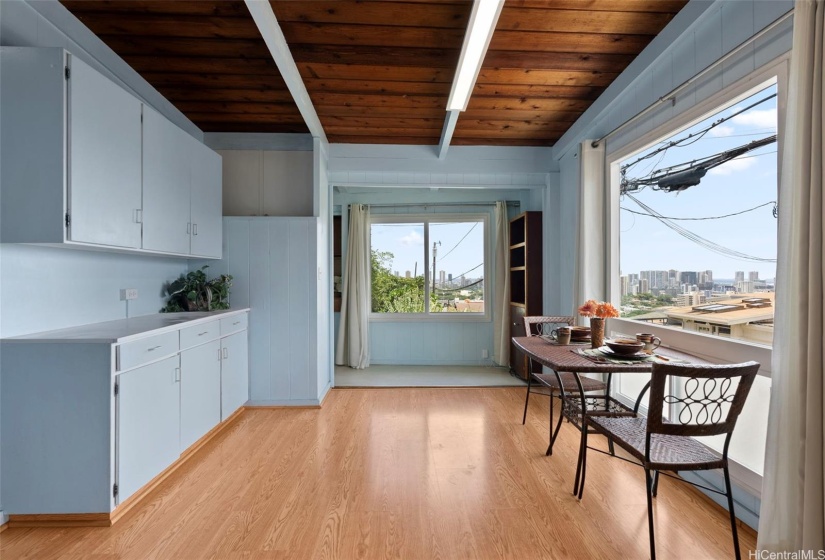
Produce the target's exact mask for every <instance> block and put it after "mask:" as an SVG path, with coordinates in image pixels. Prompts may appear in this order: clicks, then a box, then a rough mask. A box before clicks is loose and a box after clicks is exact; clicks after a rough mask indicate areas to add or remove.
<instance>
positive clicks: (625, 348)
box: [604, 338, 645, 356]
mask: <svg viewBox="0 0 825 560" xmlns="http://www.w3.org/2000/svg"><path fill="white" fill-rule="evenodd" d="M604 343H605V344H606V345H607V347H608V348H610V349H611V350H613V351H614V352H615V353H616V354H622V355H624V356H629V355H631V354H637V353H639V352H641V351H642V349H644V347H645V344H644V342H639V341H638V340H632V339H630V338H617V339H615V340H605V341H604Z"/></svg>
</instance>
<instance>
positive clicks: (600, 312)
mask: <svg viewBox="0 0 825 560" xmlns="http://www.w3.org/2000/svg"><path fill="white" fill-rule="evenodd" d="M618 316H619V312H618V311H616V308H615V307H613V304H612V303H608V302H606V301H603V302H601V303H600V304H599V305H598V307H597V308H596V317H618Z"/></svg>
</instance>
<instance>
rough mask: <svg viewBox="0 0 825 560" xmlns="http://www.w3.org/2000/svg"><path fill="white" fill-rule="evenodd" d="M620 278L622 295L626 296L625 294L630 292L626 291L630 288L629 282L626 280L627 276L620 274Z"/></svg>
mask: <svg viewBox="0 0 825 560" xmlns="http://www.w3.org/2000/svg"><path fill="white" fill-rule="evenodd" d="M620 280H621V283H622V288H621V289H622V296H626V295H628V293H630V292H629V291H628V290H630V282H628V278H627V276H622V277H621V278H620Z"/></svg>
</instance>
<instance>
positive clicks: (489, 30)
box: [447, 0, 504, 111]
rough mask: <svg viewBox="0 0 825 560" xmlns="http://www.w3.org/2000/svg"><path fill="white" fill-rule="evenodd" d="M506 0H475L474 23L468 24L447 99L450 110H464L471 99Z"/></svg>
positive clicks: (472, 19)
mask: <svg viewBox="0 0 825 560" xmlns="http://www.w3.org/2000/svg"><path fill="white" fill-rule="evenodd" d="M503 5H504V0H475V2H473V13H472V14H471V15H470V23H468V24H467V33H466V35H464V45H463V46H462V47H461V58H459V59H458V68H457V69H456V71H455V78H453V88H452V90H451V91H450V98H449V99H448V100H447V110H448V111H464V110H466V109H467V103H468V102H469V101H470V93H471V92H472V91H473V86H474V85H475V83H476V78H477V77H478V72H479V70H481V63H482V62H483V61H484V55H485V54H486V53H487V46H488V45H489V44H490V39H491V38H492V37H493V31H495V29H496V23H497V22H498V16H499V14H500V13H501V7H502V6H503Z"/></svg>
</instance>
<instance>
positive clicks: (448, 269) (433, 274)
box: [370, 214, 488, 318]
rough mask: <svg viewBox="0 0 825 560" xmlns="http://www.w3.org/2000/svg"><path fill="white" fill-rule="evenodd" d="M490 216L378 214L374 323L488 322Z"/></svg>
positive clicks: (373, 238)
mask: <svg viewBox="0 0 825 560" xmlns="http://www.w3.org/2000/svg"><path fill="white" fill-rule="evenodd" d="M487 223H488V217H487V215H476V214H458V215H443V214H436V215H428V216H409V215H405V216H399V215H385V216H382V215H373V217H372V224H371V227H370V239H371V241H370V244H371V258H372V269H371V270H372V272H371V274H372V278H371V284H372V313H373V318H376V317H382V316H383V317H388V316H393V317H395V318H399V317H404V316H410V317H417V318H422V317H436V316H440V317H444V316H450V317H453V318H456V317H457V316H459V315H460V316H461V317H463V318H469V317H483V318H487V317H488V308H487V306H486V305H485V302H486V301H487V293H488V291H487V285H486V282H485V277H486V268H487V260H488V259H487V258H486V255H487Z"/></svg>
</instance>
